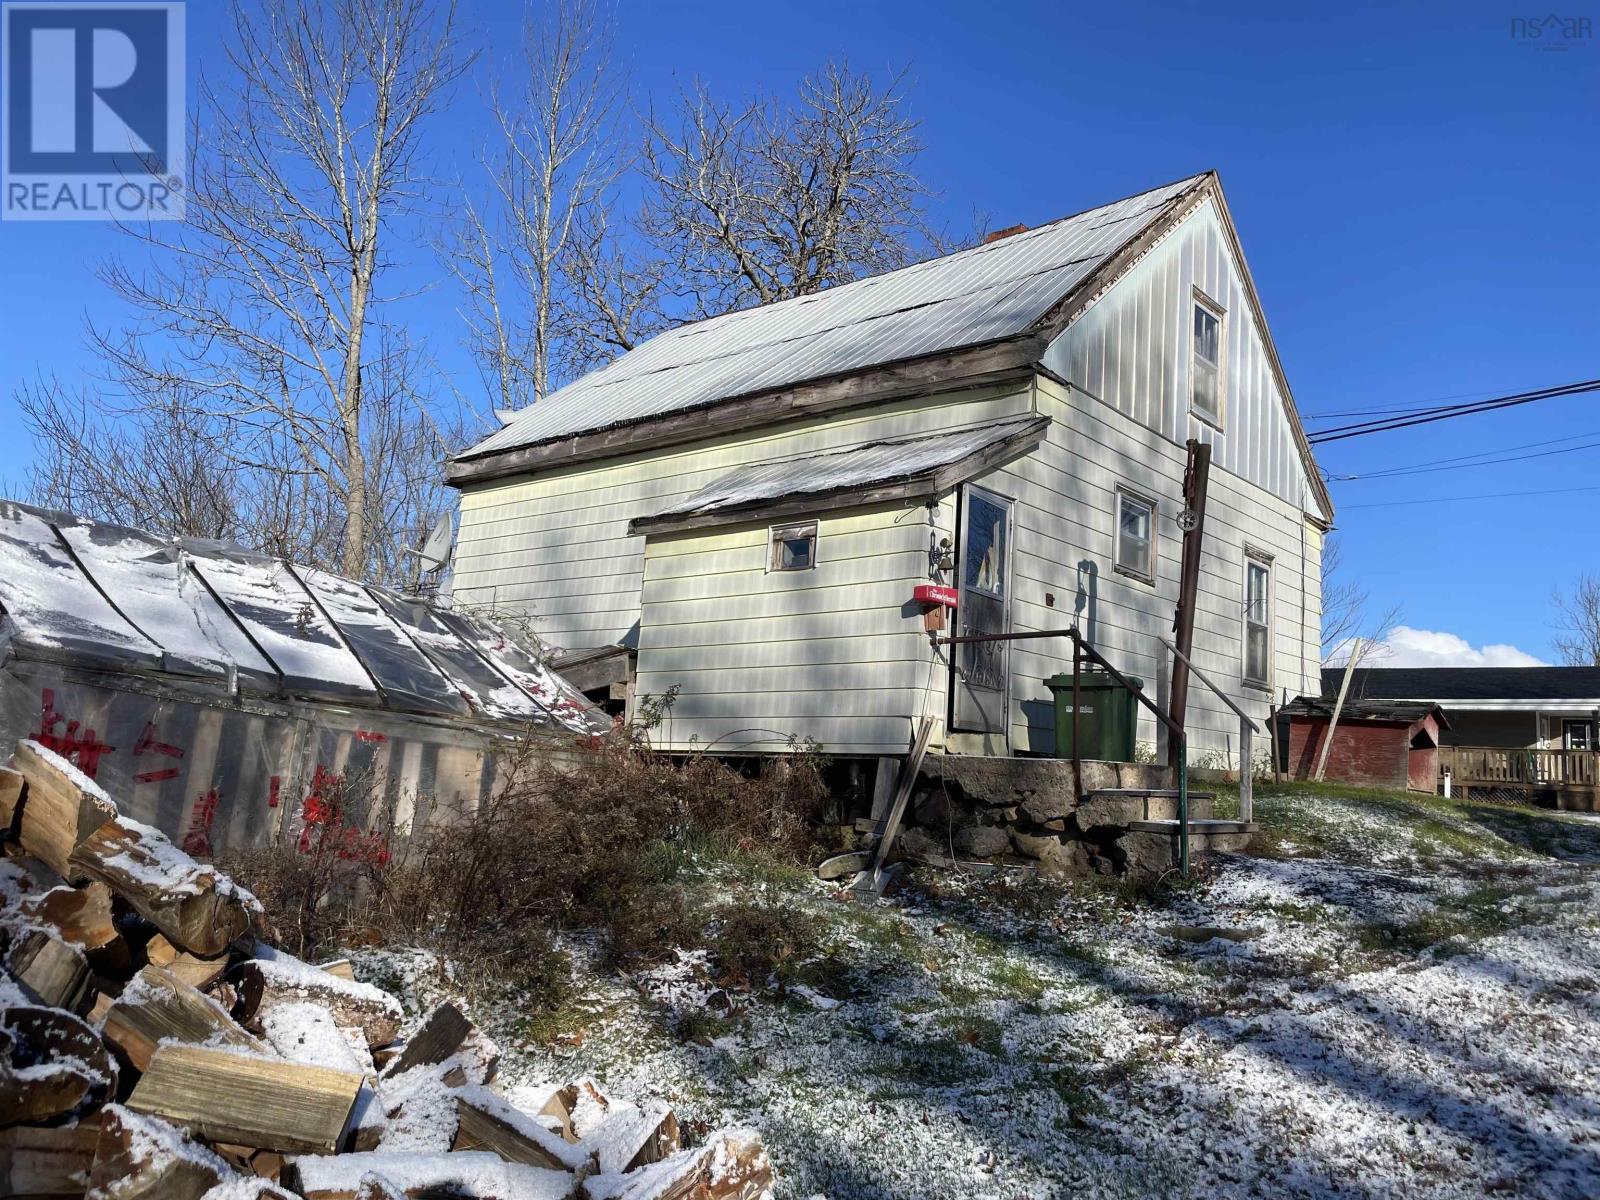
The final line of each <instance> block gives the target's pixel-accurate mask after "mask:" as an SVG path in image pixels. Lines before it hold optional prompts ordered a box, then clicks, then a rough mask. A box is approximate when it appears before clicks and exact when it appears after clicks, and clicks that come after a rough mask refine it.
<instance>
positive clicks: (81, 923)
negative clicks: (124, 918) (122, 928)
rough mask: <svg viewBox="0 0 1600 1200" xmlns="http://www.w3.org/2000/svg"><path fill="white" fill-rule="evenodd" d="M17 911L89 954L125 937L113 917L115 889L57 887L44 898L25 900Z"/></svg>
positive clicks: (101, 884)
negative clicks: (112, 890)
mask: <svg viewBox="0 0 1600 1200" xmlns="http://www.w3.org/2000/svg"><path fill="white" fill-rule="evenodd" d="M17 907H18V909H19V910H20V911H21V913H22V915H23V916H25V917H27V918H28V919H29V920H31V921H34V922H36V923H37V924H40V925H47V926H49V927H50V928H51V929H54V930H55V931H56V932H57V933H58V934H59V935H60V936H61V938H62V939H63V940H65V941H69V942H74V943H76V944H77V945H79V946H82V947H83V948H84V949H85V950H99V949H101V948H103V947H105V946H109V945H110V944H111V943H112V942H114V941H116V940H117V938H118V937H119V936H121V935H120V934H118V933H117V927H116V924H115V922H114V921H113V920H112V916H111V889H110V888H108V887H106V885H105V884H103V883H89V884H85V885H84V886H83V887H79V888H75V887H65V886H63V887H53V888H51V889H50V890H49V891H47V892H44V893H42V894H41V895H37V896H24V897H23V898H22V900H21V902H20V903H19V904H18V906H17Z"/></svg>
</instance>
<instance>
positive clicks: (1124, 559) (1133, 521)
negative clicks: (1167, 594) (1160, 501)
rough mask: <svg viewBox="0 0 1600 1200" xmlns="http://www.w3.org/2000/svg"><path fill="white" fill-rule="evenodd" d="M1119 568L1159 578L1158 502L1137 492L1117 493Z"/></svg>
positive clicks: (1152, 579) (1151, 580)
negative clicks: (1157, 554) (1157, 563)
mask: <svg viewBox="0 0 1600 1200" xmlns="http://www.w3.org/2000/svg"><path fill="white" fill-rule="evenodd" d="M1117 570H1119V571H1121V572H1123V573H1124V574H1127V575H1133V576H1135V577H1137V578H1139V579H1142V580H1144V581H1145V582H1146V583H1154V582H1155V581H1156V505H1155V501H1153V500H1147V499H1145V498H1144V497H1143V496H1140V495H1137V494H1136V493H1134V492H1125V491H1121V490H1120V489H1119V490H1118V492H1117Z"/></svg>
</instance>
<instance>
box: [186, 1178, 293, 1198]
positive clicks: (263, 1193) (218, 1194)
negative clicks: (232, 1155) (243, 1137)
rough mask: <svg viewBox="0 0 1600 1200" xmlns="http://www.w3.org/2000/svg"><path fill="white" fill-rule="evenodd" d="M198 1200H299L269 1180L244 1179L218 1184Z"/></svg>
mask: <svg viewBox="0 0 1600 1200" xmlns="http://www.w3.org/2000/svg"><path fill="white" fill-rule="evenodd" d="M200 1200H300V1198H299V1197H298V1196H296V1195H295V1194H294V1193H293V1192H286V1191H284V1190H283V1189H282V1188H281V1187H279V1186H278V1185H277V1184H276V1183H275V1182H274V1181H272V1180H270V1179H244V1180H236V1181H234V1182H233V1183H219V1184H218V1185H217V1186H216V1187H214V1188H212V1189H211V1190H210V1191H209V1192H207V1193H206V1194H205V1195H203V1196H201V1197H200Z"/></svg>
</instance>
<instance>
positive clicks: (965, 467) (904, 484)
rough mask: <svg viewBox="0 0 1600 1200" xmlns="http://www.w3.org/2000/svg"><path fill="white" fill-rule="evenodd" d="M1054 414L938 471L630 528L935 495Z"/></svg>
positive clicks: (1010, 451) (1031, 441) (984, 467)
mask: <svg viewBox="0 0 1600 1200" xmlns="http://www.w3.org/2000/svg"><path fill="white" fill-rule="evenodd" d="M1050 423H1051V418H1050V417H1048V416H1043V415H1041V416H1038V417H1035V418H1034V419H1033V420H1031V421H1029V422H1028V423H1027V424H1026V425H1024V426H1023V427H1022V428H1021V429H1019V430H1018V431H1017V432H1016V433H1013V434H1011V435H1010V436H1008V437H1006V438H1004V439H1002V440H1000V441H998V442H995V443H994V444H992V445H989V446H984V447H983V448H982V449H979V450H974V451H973V452H972V453H971V454H969V455H967V456H966V457H965V458H962V459H959V460H958V461H956V462H953V463H950V464H948V465H947V466H943V467H940V468H938V469H937V470H934V471H924V472H922V473H921V474H918V475H915V476H912V477H911V478H910V479H905V480H895V481H893V482H889V483H882V484H871V485H868V486H866V487H847V488H834V489H832V490H831V491H826V492H808V493H804V494H802V495H798V496H783V497H780V498H779V499H776V500H762V501H755V502H752V503H750V504H743V505H740V506H738V507H737V508H727V509H719V510H717V511H715V512H707V513H671V514H664V515H662V516H659V517H635V518H634V519H633V520H632V521H630V522H628V532H629V533H630V534H665V533H687V532H691V531H693V530H697V529H710V528H714V527H716V526H720V525H742V524H747V523H749V522H750V521H756V520H763V519H768V518H774V517H795V516H803V515H804V514H806V513H808V512H816V511H819V510H824V509H829V508H847V507H848V508H857V507H865V506H866V505H870V504H883V503H888V502H890V501H895V500H916V499H934V498H936V497H939V496H942V495H944V494H945V493H946V492H949V491H950V490H951V489H952V488H955V487H957V486H959V485H960V484H963V483H965V482H966V481H967V480H969V479H973V478H975V477H977V476H979V475H982V474H983V473H984V472H985V471H990V470H993V469H994V468H995V467H998V466H1000V465H1001V464H1002V463H1005V462H1007V461H1009V460H1011V459H1013V458H1016V457H1017V456H1018V455H1021V454H1027V453H1030V452H1032V451H1033V450H1035V449H1037V448H1038V446H1039V444H1040V443H1041V442H1043V441H1044V439H1045V436H1046V434H1048V433H1049V430H1050Z"/></svg>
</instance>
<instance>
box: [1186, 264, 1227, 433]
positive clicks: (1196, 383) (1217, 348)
mask: <svg viewBox="0 0 1600 1200" xmlns="http://www.w3.org/2000/svg"><path fill="white" fill-rule="evenodd" d="M1224 315H1225V314H1224V313H1223V311H1222V309H1221V308H1219V307H1217V305H1215V304H1213V303H1212V302H1211V301H1210V300H1207V299H1206V298H1205V297H1204V296H1202V295H1200V294H1199V293H1196V294H1195V298H1194V328H1193V334H1192V339H1191V342H1192V348H1193V353H1192V354H1191V355H1190V363H1189V411H1190V412H1192V413H1194V414H1195V416H1197V417H1199V418H1201V419H1202V420H1204V421H1209V422H1210V423H1211V424H1213V425H1217V426H1221V424H1222V347H1223V344H1224V343H1223V337H1222V321H1223V317H1224Z"/></svg>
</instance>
